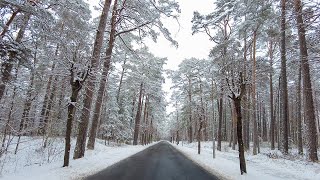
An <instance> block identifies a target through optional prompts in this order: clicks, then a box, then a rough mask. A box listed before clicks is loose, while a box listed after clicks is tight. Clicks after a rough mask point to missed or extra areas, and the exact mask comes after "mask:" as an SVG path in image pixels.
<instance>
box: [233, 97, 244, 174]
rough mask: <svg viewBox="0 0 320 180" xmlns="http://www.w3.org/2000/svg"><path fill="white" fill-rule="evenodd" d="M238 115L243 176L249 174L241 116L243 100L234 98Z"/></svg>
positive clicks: (238, 134)
mask: <svg viewBox="0 0 320 180" xmlns="http://www.w3.org/2000/svg"><path fill="white" fill-rule="evenodd" d="M233 102H234V106H235V110H236V114H237V136H238V148H239V160H240V172H241V174H243V173H247V168H246V160H245V157H244V145H243V139H242V116H241V99H240V97H234V98H233Z"/></svg>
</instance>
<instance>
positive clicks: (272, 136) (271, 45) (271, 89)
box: [269, 40, 275, 150]
mask: <svg viewBox="0 0 320 180" xmlns="http://www.w3.org/2000/svg"><path fill="white" fill-rule="evenodd" d="M269 58H270V73H269V80H270V81H269V87H270V90H269V91H270V141H271V150H274V149H275V143H274V142H275V140H274V139H275V137H274V134H275V131H274V129H275V118H274V109H273V106H274V104H273V78H272V74H273V73H272V70H273V68H272V66H273V41H272V40H270V41H269Z"/></svg>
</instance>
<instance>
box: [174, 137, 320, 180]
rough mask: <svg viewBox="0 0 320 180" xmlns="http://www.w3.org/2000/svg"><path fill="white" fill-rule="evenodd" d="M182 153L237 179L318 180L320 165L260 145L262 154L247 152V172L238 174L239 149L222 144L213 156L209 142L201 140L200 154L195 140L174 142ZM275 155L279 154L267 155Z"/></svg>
mask: <svg viewBox="0 0 320 180" xmlns="http://www.w3.org/2000/svg"><path fill="white" fill-rule="evenodd" d="M174 147H176V148H177V149H178V150H180V151H181V152H182V153H183V154H185V155H186V156H187V157H189V158H190V159H191V160H193V161H194V162H196V163H197V164H199V165H201V166H203V167H204V168H205V169H206V170H208V171H209V172H212V173H213V174H216V175H218V176H220V177H221V176H223V177H224V178H225V179H236V180H238V179H239V180H240V179H241V180H257V179H259V180H278V179H288V180H289V179H290V180H294V179H297V180H298V179H299V180H301V179H310V180H315V179H320V164H319V163H311V162H307V161H305V160H301V159H290V158H288V159H285V158H283V157H282V156H281V155H279V154H281V153H280V152H279V151H271V150H268V148H262V149H261V152H262V153H261V154H258V155H256V156H253V155H251V154H249V153H246V154H245V156H246V163H247V172H248V174H246V175H243V176H241V175H240V167H239V158H238V151H235V150H231V149H230V148H229V147H228V145H227V144H224V145H223V147H222V151H223V152H220V151H216V158H215V159H213V158H212V142H202V143H201V154H200V155H198V154H197V143H191V144H186V143H184V144H181V143H180V144H179V146H177V145H174ZM270 154H278V155H279V156H270Z"/></svg>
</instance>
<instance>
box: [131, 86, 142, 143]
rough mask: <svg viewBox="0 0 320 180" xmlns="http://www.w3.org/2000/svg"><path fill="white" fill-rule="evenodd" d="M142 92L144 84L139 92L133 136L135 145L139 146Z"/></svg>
mask: <svg viewBox="0 0 320 180" xmlns="http://www.w3.org/2000/svg"><path fill="white" fill-rule="evenodd" d="M142 91H143V83H141V84H140V92H139V101H138V111H137V115H136V118H135V125H134V134H133V145H137V144H138V136H139V129H140V119H141V106H142Z"/></svg>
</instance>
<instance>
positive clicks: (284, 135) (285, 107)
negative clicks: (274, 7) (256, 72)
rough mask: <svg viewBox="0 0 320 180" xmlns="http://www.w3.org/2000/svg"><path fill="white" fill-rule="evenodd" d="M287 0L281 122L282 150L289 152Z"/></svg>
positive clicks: (283, 19) (283, 10) (283, 5)
mask: <svg viewBox="0 0 320 180" xmlns="http://www.w3.org/2000/svg"><path fill="white" fill-rule="evenodd" d="M285 16H286V0H281V49H280V53H281V91H280V93H281V106H282V107H281V113H280V115H281V118H280V119H281V122H282V130H281V133H282V141H281V143H282V148H281V150H282V152H283V153H284V154H288V149H289V140H288V136H289V134H288V133H289V129H288V121H289V117H288V111H289V108H288V85H287V65H286V32H285V31H286V17H285Z"/></svg>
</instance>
